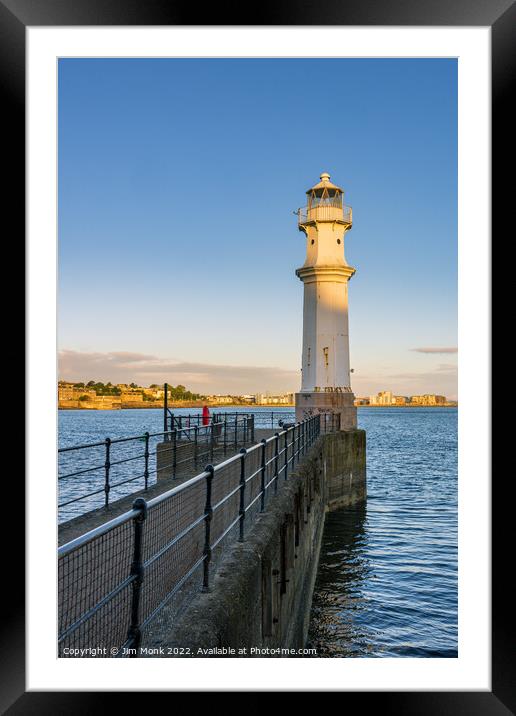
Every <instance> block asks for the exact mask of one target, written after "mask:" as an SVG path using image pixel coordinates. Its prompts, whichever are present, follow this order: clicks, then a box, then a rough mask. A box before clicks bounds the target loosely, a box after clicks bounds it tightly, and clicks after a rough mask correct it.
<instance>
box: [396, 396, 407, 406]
mask: <svg viewBox="0 0 516 716" xmlns="http://www.w3.org/2000/svg"><path fill="white" fill-rule="evenodd" d="M408 402H409V399H408V398H407V396H406V395H395V396H394V405H407V404H408Z"/></svg>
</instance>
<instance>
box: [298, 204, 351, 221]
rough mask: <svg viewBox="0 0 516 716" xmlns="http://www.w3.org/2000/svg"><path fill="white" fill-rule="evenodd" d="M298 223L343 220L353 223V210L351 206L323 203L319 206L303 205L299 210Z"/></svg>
mask: <svg viewBox="0 0 516 716" xmlns="http://www.w3.org/2000/svg"><path fill="white" fill-rule="evenodd" d="M297 217H298V220H297V223H298V225H301V224H307V223H308V222H310V221H342V222H344V223H345V224H352V223H353V211H352V209H351V207H350V206H346V205H343V206H331V205H325V204H321V205H319V206H311V207H307V206H303V207H302V208H300V209H298V211H297Z"/></svg>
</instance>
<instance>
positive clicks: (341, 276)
mask: <svg viewBox="0 0 516 716" xmlns="http://www.w3.org/2000/svg"><path fill="white" fill-rule="evenodd" d="M306 193H307V205H306V207H304V208H302V209H299V211H298V227H299V230H300V231H302V232H303V233H304V234H305V236H306V260H305V263H304V264H303V266H302V267H301V268H299V269H297V271H296V275H297V276H298V277H299V278H300V279H301V281H302V282H303V284H304V303H303V358H302V382H301V391H300V392H299V393H296V400H295V402H296V420H303V419H304V418H306V417H308V416H310V415H315V414H318V413H338V414H339V415H340V427H341V430H352V429H355V428H356V426H357V410H356V407H355V405H354V395H353V392H352V390H351V380H350V373H351V371H350V363H349V328H348V282H349V279H350V278H351V277H352V276H353V274H354V273H355V269H354V268H353V267H351V266H349V265H348V263H347V262H346V259H345V256H344V236H345V234H346V232H347V231H349V229H351V226H352V223H353V222H352V212H351V208H350V207H347V206H345V205H344V203H343V198H344V192H343V190H342V189H341V188H340V187H338V186H336V185H335V184H332V183H331V182H330V175H329V174H326V173H323V174H321V181H320V182H319V183H318V184H316V185H315V186H313V187H312V188H311V189H309V190H308V191H307V192H306Z"/></svg>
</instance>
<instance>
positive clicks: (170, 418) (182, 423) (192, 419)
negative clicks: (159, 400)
mask: <svg viewBox="0 0 516 716" xmlns="http://www.w3.org/2000/svg"><path fill="white" fill-rule="evenodd" d="M252 417H253V414H252V413H239V412H229V413H226V412H224V413H221V412H219V413H212V414H211V415H210V416H209V417H207V418H205V417H204V416H203V414H202V413H189V414H188V415H182V414H179V415H176V414H175V413H173V412H171V411H170V409H167V412H166V413H165V424H166V426H167V428H166V429H167V431H169V430H183V429H184V428H191V427H194V426H195V425H197V426H201V425H203V426H204V425H210V424H211V423H221V422H226V421H227V422H234V421H235V420H236V421H238V420H242V419H244V418H247V419H249V418H252Z"/></svg>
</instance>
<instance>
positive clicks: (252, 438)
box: [251, 413, 254, 443]
mask: <svg viewBox="0 0 516 716" xmlns="http://www.w3.org/2000/svg"><path fill="white" fill-rule="evenodd" d="M251 442H252V443H254V413H253V415H251Z"/></svg>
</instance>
